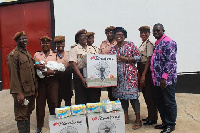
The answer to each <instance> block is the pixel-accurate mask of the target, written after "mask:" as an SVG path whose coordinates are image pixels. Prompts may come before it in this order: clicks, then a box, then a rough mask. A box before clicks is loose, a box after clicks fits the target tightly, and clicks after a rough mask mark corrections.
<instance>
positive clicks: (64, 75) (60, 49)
mask: <svg viewBox="0 0 200 133" xmlns="http://www.w3.org/2000/svg"><path fill="white" fill-rule="evenodd" d="M54 42H55V44H56V48H57V53H56V61H57V62H58V63H62V64H63V65H64V66H65V68H66V69H65V71H64V72H59V73H58V82H59V85H58V86H59V87H58V108H59V107H61V102H62V99H64V101H65V106H71V98H72V95H73V91H72V87H71V81H72V69H71V67H70V66H69V62H68V56H69V54H68V51H65V50H64V48H65V36H56V37H55V38H54Z"/></svg>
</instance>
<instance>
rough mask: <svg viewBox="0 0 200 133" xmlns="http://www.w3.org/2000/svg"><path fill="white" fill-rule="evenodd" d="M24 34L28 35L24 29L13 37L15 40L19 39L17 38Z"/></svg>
mask: <svg viewBox="0 0 200 133" xmlns="http://www.w3.org/2000/svg"><path fill="white" fill-rule="evenodd" d="M22 35H26V34H25V32H24V31H21V32H17V33H16V34H15V35H14V37H13V39H14V40H15V41H17V39H18V38H19V37H20V36H22Z"/></svg>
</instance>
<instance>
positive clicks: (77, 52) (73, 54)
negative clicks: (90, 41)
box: [69, 44, 98, 69]
mask: <svg viewBox="0 0 200 133" xmlns="http://www.w3.org/2000/svg"><path fill="white" fill-rule="evenodd" d="M86 54H98V52H97V51H96V50H95V49H94V48H93V47H92V46H87V47H86V49H84V48H83V47H82V46H81V45H80V44H75V45H74V46H72V47H71V49H70V51H69V61H73V62H76V63H77V67H78V68H79V69H82V68H83V66H84V56H85V55H86Z"/></svg>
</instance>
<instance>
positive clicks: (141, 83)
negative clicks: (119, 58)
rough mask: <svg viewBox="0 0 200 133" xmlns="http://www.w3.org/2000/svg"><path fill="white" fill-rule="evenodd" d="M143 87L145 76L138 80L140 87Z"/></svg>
mask: <svg viewBox="0 0 200 133" xmlns="http://www.w3.org/2000/svg"><path fill="white" fill-rule="evenodd" d="M144 86H145V75H142V77H141V78H140V87H141V88H143V87H144Z"/></svg>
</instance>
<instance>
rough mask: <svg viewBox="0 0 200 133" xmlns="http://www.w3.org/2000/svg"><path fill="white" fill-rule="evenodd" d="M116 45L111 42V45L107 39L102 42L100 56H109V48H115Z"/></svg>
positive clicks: (114, 42)
mask: <svg viewBox="0 0 200 133" xmlns="http://www.w3.org/2000/svg"><path fill="white" fill-rule="evenodd" d="M116 44H117V42H116V41H112V43H110V42H109V41H108V39H107V40H105V41H103V42H102V43H101V45H100V54H109V51H110V48H111V47H113V46H115V45H116Z"/></svg>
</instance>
